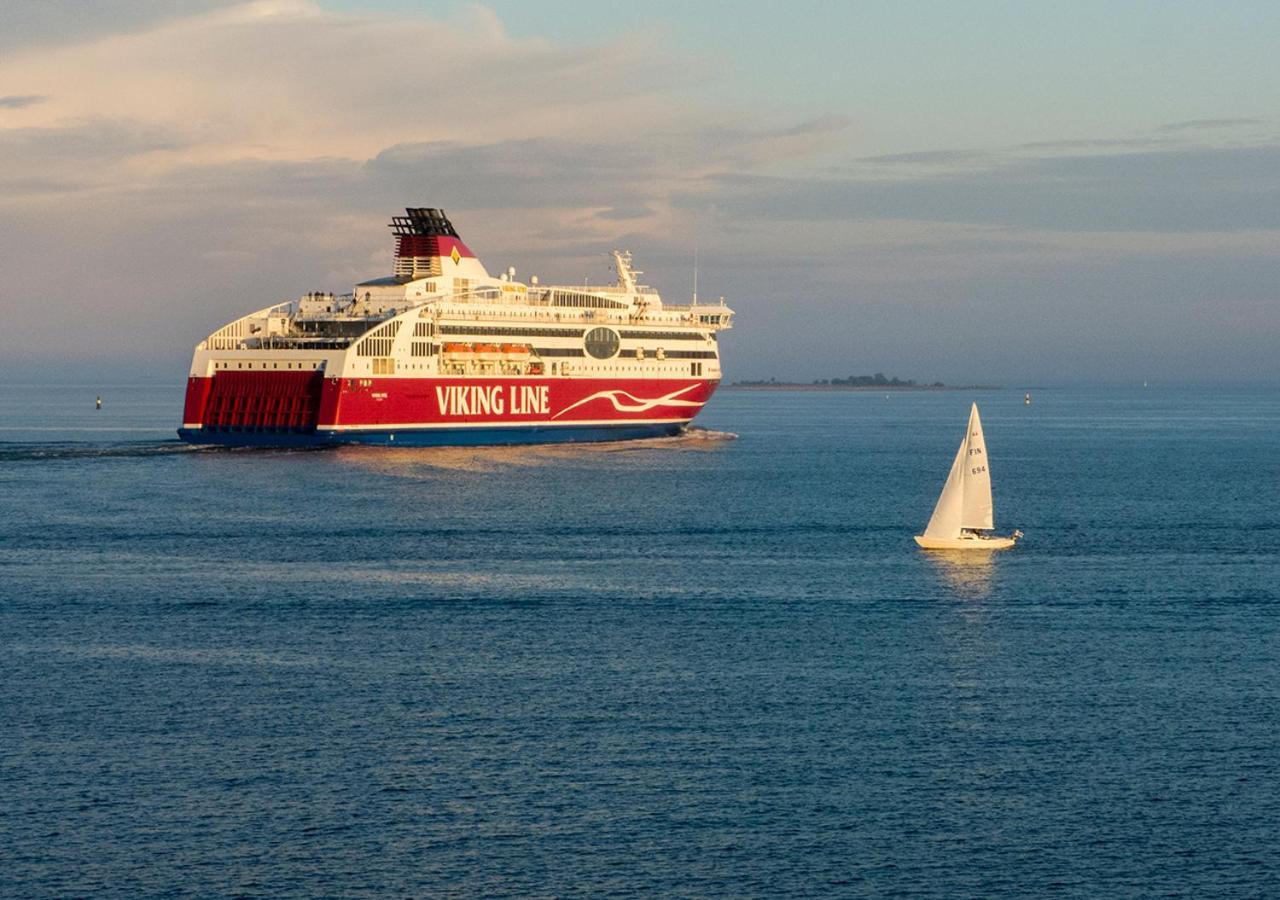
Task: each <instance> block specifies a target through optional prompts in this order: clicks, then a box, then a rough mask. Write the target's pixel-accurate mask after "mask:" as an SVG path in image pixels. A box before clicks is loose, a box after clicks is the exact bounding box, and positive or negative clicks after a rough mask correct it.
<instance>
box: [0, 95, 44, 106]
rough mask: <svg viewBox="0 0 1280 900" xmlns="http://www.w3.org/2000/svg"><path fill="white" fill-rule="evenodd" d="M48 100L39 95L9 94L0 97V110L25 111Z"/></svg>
mask: <svg viewBox="0 0 1280 900" xmlns="http://www.w3.org/2000/svg"><path fill="white" fill-rule="evenodd" d="M48 99H49V98H48V97H44V96H41V95H40V94H10V95H9V96H7V97H0V109H25V108H26V107H28V106H35V105H36V104H37V103H43V102H44V101H45V100H48Z"/></svg>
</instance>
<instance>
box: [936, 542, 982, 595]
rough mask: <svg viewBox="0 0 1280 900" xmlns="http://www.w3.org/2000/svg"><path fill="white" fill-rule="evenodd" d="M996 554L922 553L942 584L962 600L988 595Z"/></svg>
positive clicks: (964, 552) (939, 551)
mask: <svg viewBox="0 0 1280 900" xmlns="http://www.w3.org/2000/svg"><path fill="white" fill-rule="evenodd" d="M997 555H998V554H997V551H994V550H989V551H982V550H952V551H947V550H932V551H929V552H927V553H925V554H924V556H925V558H926V559H928V560H929V563H930V564H931V565H932V566H933V568H934V571H936V572H937V573H938V576H939V577H940V578H941V579H942V581H943V583H944V584H946V586H947V587H949V588H951V590H953V591H955V592H956V594H957V595H959V596H961V597H972V598H983V597H986V596H988V595H989V594H990V593H991V579H992V576H993V575H995V571H996V556H997Z"/></svg>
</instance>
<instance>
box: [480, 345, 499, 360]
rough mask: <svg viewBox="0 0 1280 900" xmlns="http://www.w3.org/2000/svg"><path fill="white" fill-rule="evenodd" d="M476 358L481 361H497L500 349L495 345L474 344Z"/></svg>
mask: <svg viewBox="0 0 1280 900" xmlns="http://www.w3.org/2000/svg"><path fill="white" fill-rule="evenodd" d="M475 349H476V356H478V357H480V358H481V359H498V358H499V357H501V356H502V348H501V347H499V346H498V345H497V344H476V347H475Z"/></svg>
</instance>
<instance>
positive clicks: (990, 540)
mask: <svg viewBox="0 0 1280 900" xmlns="http://www.w3.org/2000/svg"><path fill="white" fill-rule="evenodd" d="M1016 541H1017V539H1016V538H1011V537H961V538H937V537H926V536H925V535H922V534H917V535H916V543H917V544H919V545H920V546H921V547H922V548H924V549H925V550H1008V549H1009V548H1010V547H1012V546H1013V545H1014V543H1015V542H1016Z"/></svg>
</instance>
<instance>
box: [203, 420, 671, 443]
mask: <svg viewBox="0 0 1280 900" xmlns="http://www.w3.org/2000/svg"><path fill="white" fill-rule="evenodd" d="M683 427H684V425H683V424H682V423H680V422H662V423H659V424H649V425H536V426H529V427H524V428H520V427H516V428H423V429H419V430H412V429H410V430H405V431H355V432H353V431H339V432H334V431H316V432H314V433H312V434H297V433H287V432H251V431H234V432H227V431H207V430H205V429H203V428H179V429H178V437H180V438H182V439H183V440H184V441H188V442H190V443H192V444H217V445H221V446H226V447H332V446H335V445H337V444H380V445H385V446H389V447H485V446H500V445H505V444H560V443H578V442H591V441H629V440H635V439H637V438H652V437H665V436H668V435H673V434H678V433H679V432H680V430H681V429H682V428H683Z"/></svg>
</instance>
